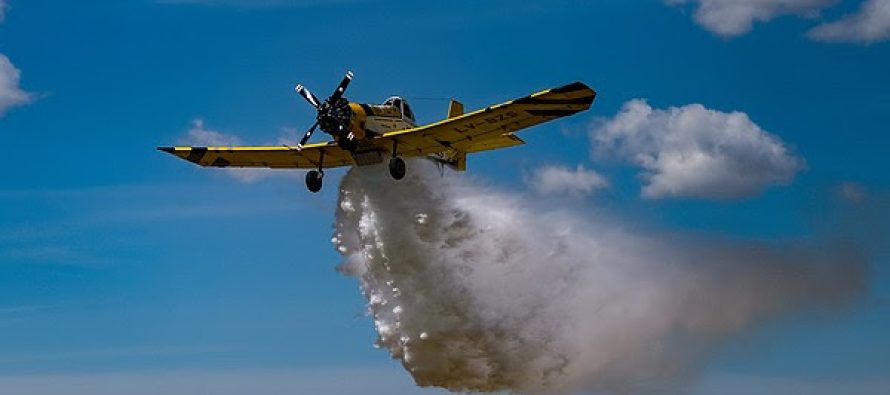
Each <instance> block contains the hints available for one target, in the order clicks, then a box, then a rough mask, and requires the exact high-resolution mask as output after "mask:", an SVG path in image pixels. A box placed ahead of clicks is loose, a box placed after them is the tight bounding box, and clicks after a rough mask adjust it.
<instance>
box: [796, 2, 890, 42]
mask: <svg viewBox="0 0 890 395" xmlns="http://www.w3.org/2000/svg"><path fill="white" fill-rule="evenodd" d="M807 35H808V36H809V37H810V38H812V39H813V40H817V41H825V42H860V43H865V44H868V43H874V42H878V41H883V40H886V39H888V38H890V0H866V1H864V2H863V3H862V6H861V7H860V8H859V10H858V11H857V12H856V13H854V14H851V15H847V16H845V17H843V18H841V19H840V20H838V21H835V22H826V23H823V24H821V25H819V26H816V27H814V28H813V29H811V30H810V31H809V32H808V33H807Z"/></svg>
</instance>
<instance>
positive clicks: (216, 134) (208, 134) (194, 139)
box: [179, 119, 293, 183]
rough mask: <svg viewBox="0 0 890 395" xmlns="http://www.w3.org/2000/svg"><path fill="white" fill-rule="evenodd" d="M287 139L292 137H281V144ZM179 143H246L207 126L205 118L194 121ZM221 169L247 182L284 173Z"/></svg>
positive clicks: (219, 145) (265, 170) (249, 169)
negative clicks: (205, 125)
mask: <svg viewBox="0 0 890 395" xmlns="http://www.w3.org/2000/svg"><path fill="white" fill-rule="evenodd" d="M285 141H290V138H289V137H280V138H279V143H280V144H283V143H284V142H285ZM179 143H180V144H183V145H193V146H200V147H232V146H239V145H244V144H243V142H242V141H241V138H240V137H238V136H236V135H234V134H227V133H222V132H220V131H217V130H212V129H207V128H205V127H204V120H202V119H196V120H194V121H192V127H191V129H189V131H188V133H186V135H185V136H184V137H183V138H181V139H180V140H179ZM291 145H293V144H291ZM220 170H222V171H224V172H225V173H226V174H228V175H229V176H231V177H232V178H234V179H236V180H238V181H241V182H245V183H252V182H257V181H260V180H263V179H266V178H268V177H270V176H272V175H275V174H283V173H282V171H278V172H275V171H274V170H272V169H254V168H236V167H228V168H225V169H220Z"/></svg>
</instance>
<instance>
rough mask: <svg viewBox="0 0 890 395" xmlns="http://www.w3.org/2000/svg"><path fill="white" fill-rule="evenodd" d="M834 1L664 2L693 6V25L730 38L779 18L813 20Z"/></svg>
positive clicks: (668, 0) (727, 0)
mask: <svg viewBox="0 0 890 395" xmlns="http://www.w3.org/2000/svg"><path fill="white" fill-rule="evenodd" d="M836 2H837V0H666V3H667V4H669V5H684V4H687V3H695V4H696V9H695V14H694V18H695V21H696V22H697V23H698V24H699V25H701V26H702V27H704V28H705V29H707V30H708V31H710V32H712V33H714V34H717V35H720V36H724V37H733V36H739V35H742V34H745V33H747V32H749V31H751V28H752V25H753V23H754V22H755V21H757V22H768V21H770V20H772V19H773V18H776V17H778V16H782V15H789V14H793V15H803V16H815V15H818V13H819V11H820V10H822V9H823V8H825V7H828V6H830V5H832V4H834V3H836Z"/></svg>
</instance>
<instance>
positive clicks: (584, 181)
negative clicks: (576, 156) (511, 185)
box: [525, 165, 609, 196]
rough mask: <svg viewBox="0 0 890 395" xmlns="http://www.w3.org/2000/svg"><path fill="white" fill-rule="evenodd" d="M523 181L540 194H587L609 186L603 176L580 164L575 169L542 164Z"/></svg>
mask: <svg viewBox="0 0 890 395" xmlns="http://www.w3.org/2000/svg"><path fill="white" fill-rule="evenodd" d="M525 183H526V184H528V186H529V187H530V188H531V189H532V190H534V191H535V192H536V193H538V194H540V195H569V196H587V195H590V194H592V193H593V192H595V191H597V190H600V189H604V188H608V187H609V181H608V180H607V179H606V178H605V177H603V176H602V175H600V174H599V173H597V172H596V171H594V170H588V169H585V168H584V166H582V165H578V167H577V168H576V169H575V170H572V169H569V168H567V167H565V166H557V165H548V166H543V167H540V168H538V169H535V171H534V172H533V173H532V174H531V175H529V176H527V177H526V179H525Z"/></svg>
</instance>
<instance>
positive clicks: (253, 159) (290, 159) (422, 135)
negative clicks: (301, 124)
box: [158, 82, 596, 169]
mask: <svg viewBox="0 0 890 395" xmlns="http://www.w3.org/2000/svg"><path fill="white" fill-rule="evenodd" d="M595 98H596V92H595V91H594V90H593V89H590V87H588V86H587V85H585V84H583V83H581V82H575V83H571V84H568V85H565V86H561V87H558V88H553V89H547V90H544V91H541V92H537V93H534V94H531V95H529V96H526V97H522V98H519V99H516V100H511V101H508V102H506V103H501V104H497V105H493V106H489V107H485V108H483V109H480V110H477V111H473V112H471V113H467V114H464V115H460V116H456V117H453V118H448V119H445V120H442V121H439V122H434V123H431V124H428V125H424V126H419V127H416V128H411V129H406V130H399V131H395V132H389V133H384V134H383V135H380V136H377V137H374V138H373V139H371V140H370V141H367V140H366V141H360V142H359V146H358V148H357V150H356V151H355V152H354V153H353V154H350V153H349V152H348V151H346V150H344V149H342V148H340V147H339V146H338V145H337V144H336V143H335V142H333V141H329V142H327V143H319V144H308V145H306V146H304V147H303V148H302V149H301V150H298V149H296V148H295V147H285V146H281V147H278V146H269V147H159V148H158V149H159V150H161V151H164V152H168V153H171V154H173V155H176V156H178V157H180V158H182V159H185V160H188V161H190V162H193V163H196V164H198V165H201V166H213V167H266V168H304V169H315V168H318V167H319V165H318V164H319V163H321V164H322V166H321V167H322V168H331V167H340V166H351V165H365V164H371V163H380V162H382V159H383V155H382V154H383V153H391V152H392V151H393V150H395V151H396V152H397V153H398V155H399V156H403V157H415V156H426V155H430V154H440V153H443V152H448V153H452V154H456V155H460V156H465V154H467V153H473V152H479V151H486V150H491V149H497V148H504V147H511V146H515V145H519V144H524V142H523V141H522V139H520V138H519V137H517V136H515V135H513V132H516V131H518V130H522V129H525V128H528V127H531V126H534V125H537V124H540V123H543V122H547V121H551V120H554V119H557V118H561V117H564V116H568V115H572V114H575V113H578V112H581V111H584V110H587V109H588V108H590V106H591V104H592V103H593V100H594V99H595Z"/></svg>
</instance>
